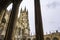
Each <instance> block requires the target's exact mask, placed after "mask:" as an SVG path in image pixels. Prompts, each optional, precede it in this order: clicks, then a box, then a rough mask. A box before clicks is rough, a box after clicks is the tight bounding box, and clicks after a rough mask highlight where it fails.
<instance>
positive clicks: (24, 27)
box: [0, 8, 30, 40]
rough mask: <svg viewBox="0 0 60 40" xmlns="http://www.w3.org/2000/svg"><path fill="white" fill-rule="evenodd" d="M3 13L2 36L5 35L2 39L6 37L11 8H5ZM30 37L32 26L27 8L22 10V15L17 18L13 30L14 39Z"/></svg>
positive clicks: (0, 31)
mask: <svg viewBox="0 0 60 40" xmlns="http://www.w3.org/2000/svg"><path fill="white" fill-rule="evenodd" d="M2 13H3V14H4V15H3V14H2V15H0V36H3V37H2V38H1V37H0V38H1V39H3V38H4V37H5V33H6V29H7V25H8V22H9V17H10V13H11V10H10V11H8V10H4V11H3V12H2ZM29 37H30V27H29V20H28V10H26V8H25V9H24V10H22V8H21V11H20V16H19V18H18V19H17V22H16V25H15V27H14V30H13V35H12V39H13V40H27V39H28V38H29Z"/></svg>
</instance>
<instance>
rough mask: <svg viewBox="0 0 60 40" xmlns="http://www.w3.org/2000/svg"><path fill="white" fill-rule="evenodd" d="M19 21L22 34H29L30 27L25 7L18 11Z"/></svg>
mask: <svg viewBox="0 0 60 40" xmlns="http://www.w3.org/2000/svg"><path fill="white" fill-rule="evenodd" d="M19 22H20V24H21V26H22V33H23V35H24V36H28V35H30V28H29V20H28V11H26V8H25V9H24V11H22V8H21V12H20V17H19Z"/></svg>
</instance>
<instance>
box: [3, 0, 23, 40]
mask: <svg viewBox="0 0 60 40" xmlns="http://www.w3.org/2000/svg"><path fill="white" fill-rule="evenodd" d="M21 1H22V0H13V7H12V12H11V14H10V19H9V23H8V26H7V31H6V35H5V38H4V40H12V34H13V29H14V27H15V24H16V20H17V17H18V9H19V5H20V3H21Z"/></svg>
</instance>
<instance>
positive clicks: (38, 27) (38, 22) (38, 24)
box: [34, 0, 44, 40]
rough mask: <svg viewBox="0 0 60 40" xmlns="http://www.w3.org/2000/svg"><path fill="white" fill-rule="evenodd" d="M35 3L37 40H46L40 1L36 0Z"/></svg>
mask: <svg viewBox="0 0 60 40" xmlns="http://www.w3.org/2000/svg"><path fill="white" fill-rule="evenodd" d="M34 2H35V29H36V40H44V38H43V37H44V36H43V26H42V17H41V9H40V1H39V0H34Z"/></svg>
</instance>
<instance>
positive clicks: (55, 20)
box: [8, 0, 60, 34]
mask: <svg viewBox="0 0 60 40" xmlns="http://www.w3.org/2000/svg"><path fill="white" fill-rule="evenodd" d="M40 2H41V3H40V4H41V14H42V21H43V30H44V33H45V34H46V32H48V33H49V32H50V31H51V32H55V31H56V30H59V29H60V21H59V20H60V0H41V1H40ZM10 7H11V6H10ZM10 7H9V8H10ZM25 7H26V8H27V10H28V13H29V15H28V16H29V24H30V30H31V31H30V32H31V33H32V34H35V20H34V14H35V13H34V0H23V1H22V3H21V5H20V7H19V13H20V9H21V8H22V9H23V10H24V8H25ZM9 8H8V9H9ZM59 31H60V30H59Z"/></svg>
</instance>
